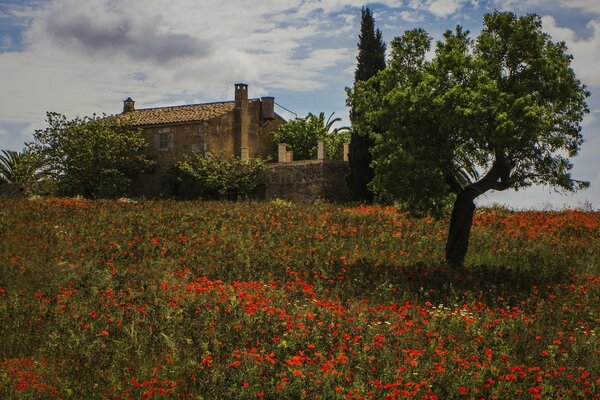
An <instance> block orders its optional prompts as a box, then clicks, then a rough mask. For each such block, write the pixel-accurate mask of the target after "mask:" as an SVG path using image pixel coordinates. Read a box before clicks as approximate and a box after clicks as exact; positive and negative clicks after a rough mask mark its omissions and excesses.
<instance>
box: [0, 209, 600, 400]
mask: <svg viewBox="0 0 600 400" xmlns="http://www.w3.org/2000/svg"><path fill="white" fill-rule="evenodd" d="M447 225H448V221H447V220H444V219H442V220H436V219H432V218H415V217H411V216H409V215H407V214H405V213H403V212H400V211H398V210H396V209H395V208H392V207H381V206H356V207H346V206H337V205H330V204H321V203H317V204H291V203H287V202H284V201H273V202H265V203H255V202H238V203H233V202H175V201H140V202H132V201H86V200H80V199H37V200H0V321H1V324H0V398H1V399H171V398H172V399H234V398H235V399H237V398H239V399H257V398H264V399H299V398H307V399H404V398H415V399H546V398H564V399H574V398H581V399H594V398H600V341H599V340H598V334H599V332H598V322H599V316H600V301H599V299H600V212H597V211H596V212H591V211H588V212H584V211H576V210H565V211H521V212H515V211H508V210H504V209H501V208H489V209H481V210H478V211H477V212H476V215H475V218H474V225H473V230H472V236H471V245H470V249H469V253H468V255H467V259H466V263H465V267H464V268H450V267H447V266H445V264H444V263H443V262H442V260H443V258H444V254H443V251H444V244H445V237H446V233H447Z"/></svg>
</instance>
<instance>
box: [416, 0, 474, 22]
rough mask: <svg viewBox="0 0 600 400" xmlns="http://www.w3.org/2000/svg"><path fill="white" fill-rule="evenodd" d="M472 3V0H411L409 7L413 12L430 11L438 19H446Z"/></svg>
mask: <svg viewBox="0 0 600 400" xmlns="http://www.w3.org/2000/svg"><path fill="white" fill-rule="evenodd" d="M470 3H471V1H470V0H409V1H408V3H407V6H408V7H409V8H411V9H413V10H419V11H428V12H430V13H431V14H433V15H435V16H436V17H440V18H446V17H448V16H450V15H453V14H456V13H457V12H459V11H461V10H462V9H463V7H464V6H465V5H466V4H470Z"/></svg>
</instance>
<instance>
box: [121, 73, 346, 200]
mask: <svg viewBox="0 0 600 400" xmlns="http://www.w3.org/2000/svg"><path fill="white" fill-rule="evenodd" d="M234 87H235V91H234V100H230V101H223V102H216V103H204V104H191V105H181V106H172V107H157V108H143V109H136V108H135V102H134V101H133V100H132V99H131V98H128V99H126V100H125V101H124V103H123V112H122V113H121V114H120V116H122V117H124V118H128V119H129V120H130V121H131V122H132V123H133V124H134V125H135V126H138V127H140V128H142V135H143V137H144V138H145V139H146V141H147V142H148V143H149V145H150V146H149V147H150V150H149V151H150V156H151V157H152V158H153V159H154V160H155V161H156V163H157V166H158V167H157V169H156V170H155V171H154V172H153V173H150V174H145V175H143V176H142V177H141V178H140V179H139V180H138V182H137V185H136V189H135V192H136V193H135V194H136V195H142V196H148V197H156V196H160V195H162V194H164V192H165V188H164V184H163V182H164V178H165V174H166V173H167V172H168V171H169V169H170V168H171V166H173V165H174V164H175V163H177V162H178V161H181V160H182V159H183V158H184V157H185V156H186V155H188V154H191V153H192V152H197V153H200V154H206V153H208V152H210V153H212V154H215V155H220V156H221V157H223V158H225V159H231V158H232V157H239V158H241V159H248V158H263V159H267V158H270V159H271V160H277V162H272V163H269V164H267V165H266V170H265V173H264V176H263V183H262V184H261V185H260V187H259V188H258V190H257V193H256V197H257V198H259V199H271V198H275V197H279V198H286V199H293V200H311V199H315V198H326V199H329V200H347V199H348V197H349V190H348V188H347V186H346V184H345V181H344V177H345V175H346V174H347V172H348V166H347V163H346V162H341V161H333V160H326V159H325V158H326V157H325V154H324V146H323V143H319V157H318V159H317V160H301V161H293V155H292V154H291V152H289V151H287V147H286V145H285V144H279V145H278V147H277V149H275V147H274V145H273V132H274V131H275V130H276V129H277V128H278V127H279V126H280V125H281V124H283V123H285V120H284V119H283V118H282V117H281V116H280V115H278V114H277V113H275V111H274V106H275V99H274V98H273V97H261V98H252V99H249V98H248V85H246V84H244V83H236V84H235V85H234Z"/></svg>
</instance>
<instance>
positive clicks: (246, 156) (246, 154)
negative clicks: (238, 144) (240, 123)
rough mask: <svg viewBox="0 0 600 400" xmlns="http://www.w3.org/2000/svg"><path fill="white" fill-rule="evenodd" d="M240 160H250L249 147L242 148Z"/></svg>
mask: <svg viewBox="0 0 600 400" xmlns="http://www.w3.org/2000/svg"><path fill="white" fill-rule="evenodd" d="M240 158H241V159H242V161H247V160H249V159H250V148H249V147H242V155H241V157H240Z"/></svg>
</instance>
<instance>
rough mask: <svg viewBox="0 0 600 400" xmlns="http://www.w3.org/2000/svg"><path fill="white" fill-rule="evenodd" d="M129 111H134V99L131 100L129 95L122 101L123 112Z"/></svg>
mask: <svg viewBox="0 0 600 400" xmlns="http://www.w3.org/2000/svg"><path fill="white" fill-rule="evenodd" d="M131 111H135V101H133V100H132V99H131V97H128V98H127V99H126V100H125V101H124V102H123V114H124V113H127V112H131Z"/></svg>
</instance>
